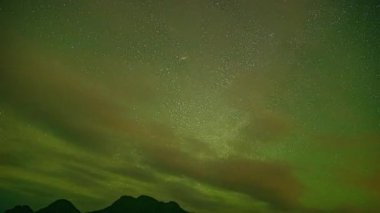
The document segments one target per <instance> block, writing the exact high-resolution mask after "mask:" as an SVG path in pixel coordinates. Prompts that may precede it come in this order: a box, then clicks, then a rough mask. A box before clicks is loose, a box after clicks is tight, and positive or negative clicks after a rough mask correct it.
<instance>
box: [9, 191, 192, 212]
mask: <svg viewBox="0 0 380 213" xmlns="http://www.w3.org/2000/svg"><path fill="white" fill-rule="evenodd" d="M161 212H162V213H186V212H187V211H185V210H183V209H182V208H181V207H180V206H179V205H178V204H177V203H176V202H174V201H169V202H162V201H158V200H156V199H154V198H152V197H149V196H146V195H141V196H139V197H137V198H134V197H131V196H121V197H120V198H119V199H118V200H116V201H115V202H114V203H113V204H112V205H110V206H108V207H106V208H104V209H101V210H96V211H91V212H88V213H161ZM5 213H80V211H79V210H78V209H77V208H76V207H75V206H74V205H73V204H72V203H71V202H70V201H68V200H65V199H60V200H56V201H54V202H53V203H51V204H50V205H48V206H47V207H45V208H42V209H40V210H38V211H33V210H32V208H30V207H29V206H26V205H22V206H21V205H18V206H15V207H14V208H12V209H9V210H6V211H5Z"/></svg>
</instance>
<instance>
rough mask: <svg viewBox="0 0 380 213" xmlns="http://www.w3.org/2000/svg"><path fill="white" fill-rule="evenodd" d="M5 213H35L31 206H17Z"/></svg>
mask: <svg viewBox="0 0 380 213" xmlns="http://www.w3.org/2000/svg"><path fill="white" fill-rule="evenodd" d="M5 213H33V210H32V209H31V208H30V207H29V206H15V207H14V208H13V209H8V210H6V211H5Z"/></svg>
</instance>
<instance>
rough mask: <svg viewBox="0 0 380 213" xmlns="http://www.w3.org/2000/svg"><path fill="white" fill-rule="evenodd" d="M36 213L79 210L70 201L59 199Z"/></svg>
mask: <svg viewBox="0 0 380 213" xmlns="http://www.w3.org/2000/svg"><path fill="white" fill-rule="evenodd" d="M36 213H80V211H79V210H78V209H77V208H76V207H75V206H74V205H73V204H72V203H71V202H70V201H68V200H65V199H60V200H57V201H54V202H53V203H52V204H50V205H49V206H47V207H45V208H43V209H40V210H38V211H36Z"/></svg>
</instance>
